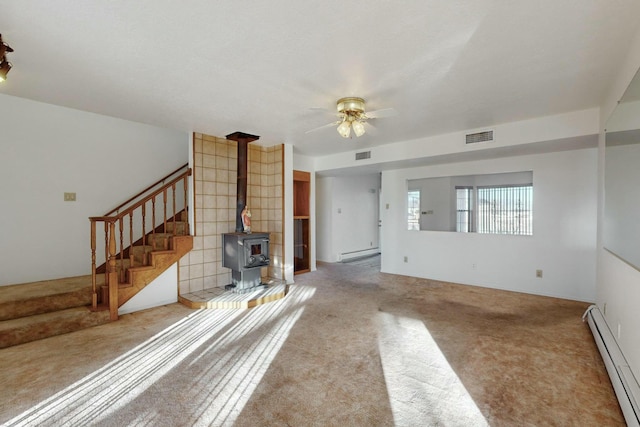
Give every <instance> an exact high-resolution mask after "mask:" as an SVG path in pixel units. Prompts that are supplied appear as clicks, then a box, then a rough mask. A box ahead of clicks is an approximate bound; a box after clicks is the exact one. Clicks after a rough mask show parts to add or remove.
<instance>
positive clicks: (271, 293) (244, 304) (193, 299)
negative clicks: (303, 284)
mask: <svg viewBox="0 0 640 427" xmlns="http://www.w3.org/2000/svg"><path fill="white" fill-rule="evenodd" d="M265 284H266V285H267V289H259V290H256V291H255V292H248V293H245V294H237V293H234V292H233V291H227V290H225V289H224V286H220V287H213V288H207V289H203V290H201V291H194V292H190V293H187V294H183V295H180V296H179V297H178V300H179V301H180V302H181V303H182V304H184V305H186V306H187V307H189V308H210V309H215V308H252V307H256V306H258V305H262V304H266V303H269V302H272V301H277V300H279V299H282V298H284V297H285V296H286V295H287V293H288V292H289V285H287V284H286V283H285V282H284V281H281V280H277V279H269V280H268V281H267V282H266V283H265Z"/></svg>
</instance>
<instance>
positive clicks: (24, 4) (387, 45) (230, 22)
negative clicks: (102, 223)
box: [0, 0, 640, 155]
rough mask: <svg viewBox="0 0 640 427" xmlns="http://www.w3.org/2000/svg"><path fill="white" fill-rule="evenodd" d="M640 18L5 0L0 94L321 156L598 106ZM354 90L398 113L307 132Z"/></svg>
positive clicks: (477, 3)
mask: <svg viewBox="0 0 640 427" xmlns="http://www.w3.org/2000/svg"><path fill="white" fill-rule="evenodd" d="M638 16H640V1H637V0H619V1H615V2H614V1H610V0H563V1H558V0H538V1H534V2H513V1H507V0H495V1H489V0H474V1H472V0H468V1H461V0H457V1H456V0H447V1H445V0H439V1H435V0H426V1H425V0H407V1H402V2H390V1H384V2H383V1H349V0H341V1H337V0H328V1H324V2H314V3H312V2H301V1H285V0H273V1H269V2H238V1H226V0H225V1H204V0H202V1H182V2H176V1H169V0H153V1H152V0H139V1H124V0H117V1H113V0H110V1H105V0H94V1H83V0H56V1H49V2H47V1H39V0H21V1H10V0H0V33H2V36H3V39H4V40H5V41H6V42H8V43H9V44H10V45H11V46H12V47H13V48H14V49H15V52H13V53H12V54H10V60H11V62H12V63H13V69H12V70H11V73H10V74H9V77H8V80H7V81H6V82H5V83H3V84H2V85H1V86H0V93H5V94H9V95H15V96H19V97H24V98H29V99H34V100H38V101H42V102H47V103H52V104H57V105H62V106H67V107H71V108H76V109H80V110H86V111H91V112H95V113H100V114H105V115H109V116H114V117H120V118H124V119H129V120H133V121H137V122H143V123H148V124H152V125H158V126H163V127H168V128H173V129H180V130H185V131H192V130H193V131H197V132H203V133H208V134H213V135H220V136H222V135H226V134H228V133H231V132H234V131H237V130H239V131H243V132H248V133H252V134H256V135H260V136H261V142H262V143H264V144H267V145H271V144H275V143H281V142H286V143H290V144H293V145H294V147H295V150H296V152H299V153H303V154H309V155H324V154H330V153H335V152H339V151H348V150H354V149H361V148H368V147H372V146H376V145H381V144H386V143H390V142H397V141H402V140H408V139H415V138H420V137H425V136H432V135H437V134H443V133H448V132H453V131H460V130H467V129H469V130H473V129H479V128H483V127H486V126H491V125H494V124H499V123H505V122H510V121H515V120H521V119H527V118H531V117H537V116H544V115H552V114H557V113H561V112H567V111H573V110H580V109H585V108H591V107H596V106H598V105H599V104H600V102H601V101H602V100H603V98H604V95H605V93H606V91H607V90H608V89H609V85H610V84H611V83H612V82H613V78H614V75H615V73H616V67H617V65H618V64H620V63H621V62H622V60H623V58H624V55H625V53H626V52H627V49H628V48H629V46H630V43H631V40H632V37H633V35H634V33H635V31H637V19H638ZM344 96H361V97H363V98H365V99H366V101H367V109H369V110H375V109H381V108H387V107H393V108H394V109H395V110H396V111H397V112H398V113H399V115H398V116H396V117H389V118H384V119H382V118H381V119H375V120H372V122H371V123H372V124H373V125H374V126H375V128H376V130H377V132H376V135H373V134H372V133H367V134H366V135H364V136H363V137H361V138H355V137H354V138H353V139H350V140H345V139H343V138H341V137H340V136H339V135H338V134H337V132H336V131H335V130H334V129H331V128H327V129H323V130H321V131H318V132H314V133H311V134H306V133H305V131H306V130H309V129H312V128H316V127H318V126H321V125H323V124H326V123H329V122H331V121H333V120H335V118H334V117H333V116H332V115H331V114H329V113H326V112H323V111H319V110H312V109H311V107H320V108H326V109H328V110H331V111H333V109H334V108H335V101H336V100H337V99H338V98H340V97H344Z"/></svg>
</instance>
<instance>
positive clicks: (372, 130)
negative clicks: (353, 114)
mask: <svg viewBox="0 0 640 427" xmlns="http://www.w3.org/2000/svg"><path fill="white" fill-rule="evenodd" d="M364 128H365V129H366V131H367V133H368V134H369V135H371V136H376V135H378V133H379V132H378V129H377V128H376V127H375V126H374V125H372V124H371V123H369V122H364Z"/></svg>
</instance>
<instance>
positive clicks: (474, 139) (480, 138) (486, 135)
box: [465, 130, 493, 144]
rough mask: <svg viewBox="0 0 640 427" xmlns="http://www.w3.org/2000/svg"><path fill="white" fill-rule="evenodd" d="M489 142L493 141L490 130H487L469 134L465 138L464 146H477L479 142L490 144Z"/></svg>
mask: <svg viewBox="0 0 640 427" xmlns="http://www.w3.org/2000/svg"><path fill="white" fill-rule="evenodd" d="M491 141H493V131H492V130H487V131H484V132H476V133H469V134H467V135H466V138H465V143H466V144H478V143H480V142H491Z"/></svg>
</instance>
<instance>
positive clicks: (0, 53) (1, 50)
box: [0, 34, 13, 82]
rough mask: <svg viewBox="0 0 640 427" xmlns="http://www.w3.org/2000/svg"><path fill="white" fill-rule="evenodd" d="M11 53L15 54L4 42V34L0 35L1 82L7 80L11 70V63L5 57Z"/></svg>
mask: <svg viewBox="0 0 640 427" xmlns="http://www.w3.org/2000/svg"><path fill="white" fill-rule="evenodd" d="M9 52H13V49H12V48H11V46H9V45H8V44H6V43H5V42H3V41H2V34H0V82H3V81H5V80H6V79H7V73H9V70H11V62H9V61H7V57H6V56H5V54H7V53H9Z"/></svg>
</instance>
